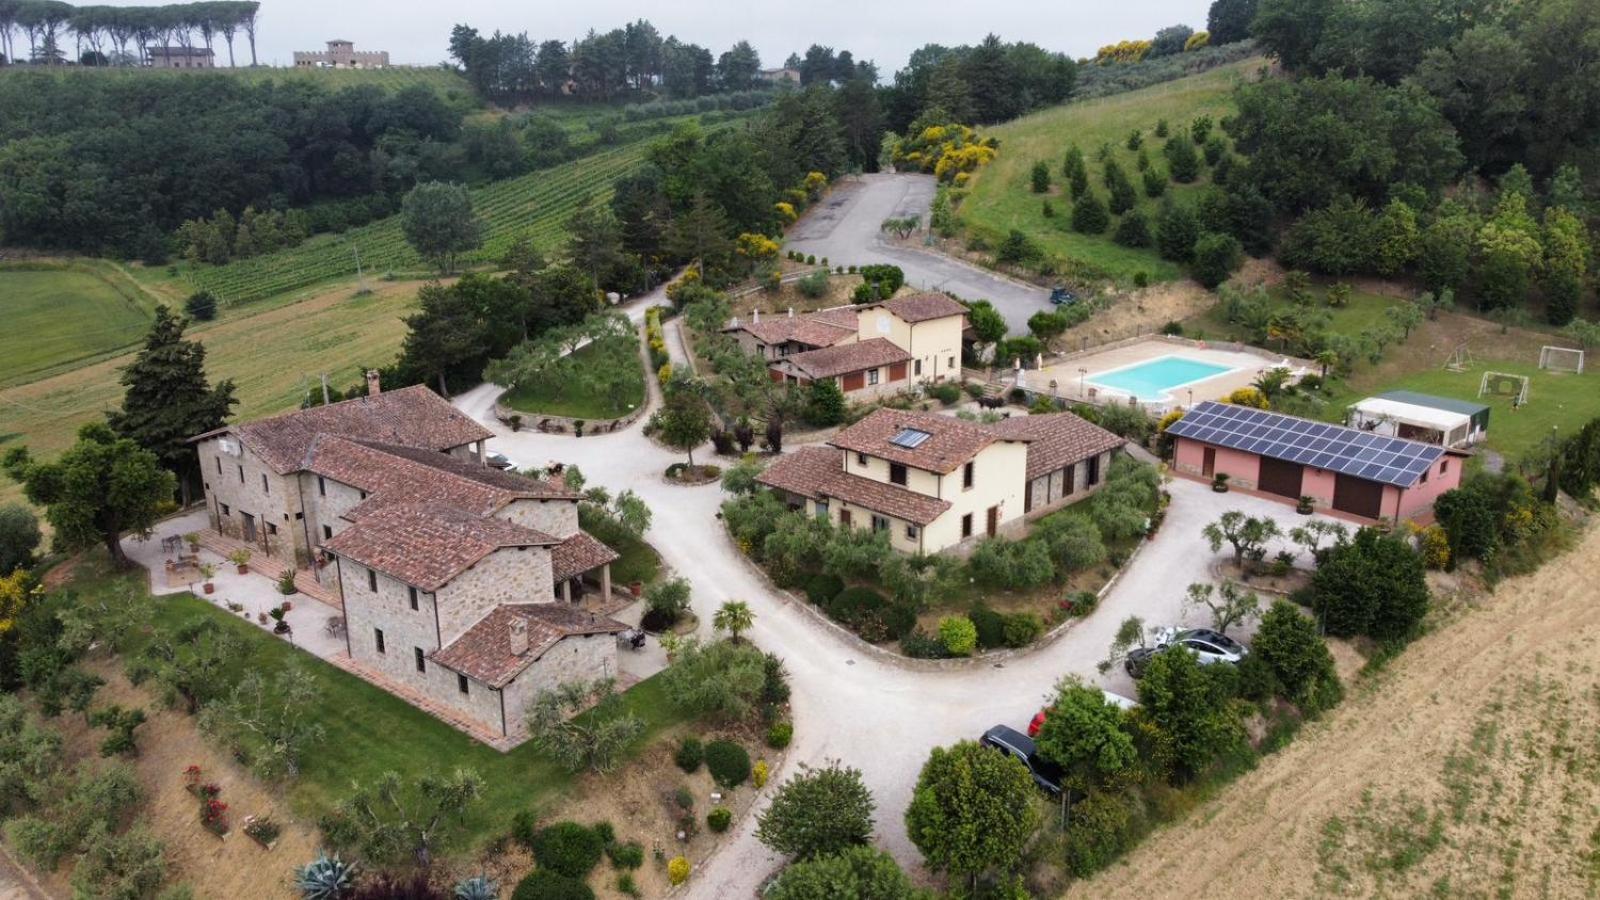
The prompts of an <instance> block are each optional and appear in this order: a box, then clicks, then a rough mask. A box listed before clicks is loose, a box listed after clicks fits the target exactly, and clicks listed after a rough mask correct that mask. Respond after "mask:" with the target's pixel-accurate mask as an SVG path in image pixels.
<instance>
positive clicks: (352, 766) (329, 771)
mask: <svg viewBox="0 0 1600 900" xmlns="http://www.w3.org/2000/svg"><path fill="white" fill-rule="evenodd" d="M143 584H144V579H143V576H142V573H141V574H137V575H127V576H120V577H110V578H96V579H90V580H82V579H80V580H77V581H74V583H73V586H74V588H76V589H77V590H79V591H80V592H81V593H85V594H90V593H93V592H96V591H103V590H111V591H116V590H119V589H120V590H128V589H134V590H138V589H142V587H143ZM301 602H304V603H315V602H316V601H314V600H307V599H302V601H301ZM156 603H157V612H156V614H155V616H154V621H153V624H154V625H155V626H156V627H158V628H170V627H173V626H175V625H177V624H178V623H180V622H184V621H188V620H191V619H194V618H211V619H215V620H217V621H218V622H221V623H222V624H223V626H224V627H225V628H228V629H230V630H231V631H233V632H234V633H236V634H238V635H239V636H240V638H241V639H242V640H243V642H244V650H243V652H241V653H240V654H239V656H238V658H237V660H236V662H235V664H234V666H233V667H232V669H231V670H230V671H229V672H228V673H227V676H226V677H227V678H228V679H229V680H230V681H235V680H237V679H238V678H239V677H241V676H242V675H243V674H244V672H245V671H247V670H255V671H259V672H261V673H263V674H264V675H266V676H268V677H269V678H270V677H271V676H273V675H274V674H276V673H277V672H279V671H282V670H283V669H285V668H287V667H289V666H291V665H298V666H300V667H301V668H303V669H304V670H305V671H306V672H307V673H309V675H310V677H311V678H312V679H313V680H314V682H315V683H316V685H317V688H318V695H319V698H320V699H319V702H318V703H317V705H316V707H315V708H314V709H313V710H311V714H312V717H313V718H314V719H315V720H316V721H317V722H319V723H320V724H321V725H322V726H323V728H325V729H326V731H327V739H326V740H324V741H323V742H322V743H320V744H318V745H317V746H316V747H315V748H313V749H312V750H311V751H310V752H309V753H308V754H307V758H306V760H305V761H304V763H303V767H302V770H301V773H300V775H299V776H298V777H297V778H295V779H293V780H291V781H289V782H287V783H286V784H285V785H284V787H285V790H286V793H287V795H288V797H289V799H290V802H291V804H292V805H293V808H294V809H295V812H296V813H297V814H298V815H302V816H305V817H306V818H308V819H310V820H313V821H314V820H315V819H316V818H317V817H319V816H321V815H322V814H323V813H325V812H327V811H328V810H330V809H331V808H332V807H333V806H335V805H336V804H337V803H338V802H339V801H340V800H341V799H342V798H344V797H346V796H348V795H349V794H350V786H351V782H352V781H361V782H366V781H369V780H371V779H374V778H376V777H377V776H379V775H381V774H383V773H384V772H387V771H391V770H392V771H395V772H399V773H400V774H401V775H402V776H403V777H404V778H405V780H406V781H407V782H412V781H414V780H415V779H416V778H417V777H420V776H421V775H423V774H425V773H427V772H430V771H433V770H436V769H451V768H455V767H457V766H463V767H467V768H471V769H474V770H476V771H477V772H478V774H479V775H482V776H483V779H484V796H483V799H482V801H481V802H480V803H478V804H477V805H476V806H475V807H474V809H473V812H472V813H471V815H470V816H469V817H468V819H467V821H466V823H465V826H464V838H465V840H464V844H465V846H463V847H462V848H459V849H476V848H478V847H481V846H482V845H483V844H484V843H486V842H487V841H489V840H492V839H493V838H495V837H497V836H499V835H501V834H503V833H505V831H506V829H507V828H508V827H509V826H510V823H511V818H512V817H513V816H514V815H516V813H517V812H519V811H521V810H525V809H532V808H535V807H537V806H540V805H542V804H544V803H547V802H548V801H549V800H550V799H551V798H553V797H554V796H555V795H557V794H559V793H560V792H561V791H563V790H565V789H567V788H568V787H570V786H571V784H572V781H573V776H572V775H570V774H568V773H567V772H566V771H565V770H564V769H562V768H560V767H559V766H557V765H556V764H555V763H554V762H552V761H551V760H549V759H547V758H545V757H543V756H542V755H540V754H539V753H538V752H537V751H536V750H534V749H533V747H532V746H530V745H529V744H523V745H522V746H520V747H518V748H516V749H515V750H513V751H511V752H510V753H501V752H500V751H498V750H495V749H493V748H491V747H488V746H486V745H484V744H481V743H479V742H478V741H476V740H473V739H472V738H470V737H468V736H467V735H465V734H462V733H461V732H459V731H457V730H456V729H454V728H452V727H450V726H449V725H446V724H445V723H444V722H441V721H439V720H438V719H435V718H433V717H432V716H430V715H428V714H427V713H425V712H423V711H421V710H419V709H417V708H415V707H413V706H411V705H410V704H408V703H406V702H405V701H403V700H401V699H399V698H398V697H395V696H393V695H392V694H389V693H388V692H386V691H384V690H382V689H380V688H378V687H376V686H374V685H371V684H369V683H367V682H365V681H363V680H361V679H360V678H357V677H355V676H353V675H350V674H349V673H346V672H344V671H342V670H340V669H338V668H335V667H334V666H332V665H330V664H328V663H326V662H323V661H322V660H320V659H318V658H316V657H314V656H312V655H310V654H308V653H305V652H303V651H300V650H297V649H295V648H294V647H292V646H291V645H290V644H289V643H288V642H286V641H283V640H280V639H278V638H276V637H273V636H271V635H270V634H268V633H267V632H265V631H263V630H262V629H261V628H259V627H257V626H256V625H254V624H253V623H251V622H248V621H246V620H245V619H244V618H242V617H240V616H237V615H234V614H232V613H229V612H227V611H225V610H223V609H220V608H218V607H216V606H214V605H212V604H210V603H207V602H205V601H203V600H201V599H199V598H196V597H194V596H192V595H189V594H176V595H171V596H167V597H160V598H157V599H156ZM137 649H138V648H133V649H131V650H130V653H133V652H137ZM597 674H598V673H597ZM623 697H624V701H625V703H626V705H627V707H628V709H629V710H630V711H631V712H633V713H634V714H635V715H637V716H639V717H640V718H641V719H642V720H643V721H644V723H645V730H644V733H643V734H642V735H641V736H640V737H639V739H638V740H637V741H636V742H635V744H634V747H633V752H637V751H638V750H639V749H642V748H643V747H645V746H647V745H648V744H649V743H650V742H651V741H653V740H654V739H655V738H656V737H658V736H659V735H661V734H662V733H663V732H664V731H666V730H667V729H669V728H672V727H673V726H676V725H678V724H680V723H682V722H684V721H687V718H686V717H684V716H683V715H681V714H680V713H679V712H678V711H677V709H676V708H675V707H673V705H672V704H670V703H668V702H667V701H666V698H665V695H664V693H663V691H662V687H661V683H660V680H659V679H657V678H651V679H647V680H645V681H643V682H640V683H639V684H638V685H635V686H634V687H633V688H630V689H629V690H628V691H627V692H626V693H625V694H624V695H623Z"/></svg>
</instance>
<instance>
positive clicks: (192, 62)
mask: <svg viewBox="0 0 1600 900" xmlns="http://www.w3.org/2000/svg"><path fill="white" fill-rule="evenodd" d="M145 52H146V53H147V54H149V59H150V68H152V69H214V68H216V67H217V57H216V54H214V53H212V52H211V48H209V47H147V48H145Z"/></svg>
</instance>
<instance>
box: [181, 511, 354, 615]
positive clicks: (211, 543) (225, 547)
mask: <svg viewBox="0 0 1600 900" xmlns="http://www.w3.org/2000/svg"><path fill="white" fill-rule="evenodd" d="M200 546H202V547H204V548H206V549H207V550H210V551H211V552H212V553H215V554H217V555H218V556H220V557H222V558H223V559H224V560H226V559H227V558H228V554H230V553H232V552H234V551H235V550H249V551H250V553H251V556H250V566H249V568H250V571H252V572H255V573H256V574H258V575H265V576H266V577H268V578H271V579H272V580H274V581H276V580H278V576H279V575H282V574H283V569H284V562H283V560H281V559H278V558H276V557H272V556H267V555H266V554H265V553H262V552H261V550H260V549H259V548H257V547H252V546H250V545H249V544H246V543H245V542H244V541H241V540H237V539H235V538H231V537H228V536H227V535H225V534H220V533H218V532H216V531H213V530H211V529H209V528H208V529H206V530H204V531H202V532H200ZM225 565H233V564H232V563H225ZM294 586H295V587H296V588H298V589H299V591H300V593H302V594H305V595H306V596H307V597H310V598H311V599H313V600H317V601H320V602H322V603H325V604H327V605H328V606H331V607H333V608H334V609H340V608H341V605H340V603H339V595H338V593H337V589H336V588H335V587H334V586H332V585H324V584H320V583H318V582H317V576H316V575H314V574H312V573H311V572H310V571H309V570H307V569H295V571H294Z"/></svg>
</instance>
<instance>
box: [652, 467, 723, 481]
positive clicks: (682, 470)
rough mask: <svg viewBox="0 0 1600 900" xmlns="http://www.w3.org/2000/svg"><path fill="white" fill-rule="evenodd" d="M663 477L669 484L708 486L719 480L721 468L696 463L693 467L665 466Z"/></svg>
mask: <svg viewBox="0 0 1600 900" xmlns="http://www.w3.org/2000/svg"><path fill="white" fill-rule="evenodd" d="M665 477H666V479H667V481H668V482H669V483H671V484H679V485H683V486H685V487H695V486H698V485H702V484H710V483H711V482H713V481H716V480H717V479H718V478H721V477H722V467H721V466H716V465H711V464H709V463H696V464H695V465H693V466H691V465H689V464H688V463H673V464H672V465H670V466H667V471H666V475H665Z"/></svg>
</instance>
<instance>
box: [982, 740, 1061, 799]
mask: <svg viewBox="0 0 1600 900" xmlns="http://www.w3.org/2000/svg"><path fill="white" fill-rule="evenodd" d="M978 743H980V744H983V745H984V746H985V747H993V748H994V749H996V750H999V751H1000V752H1001V753H1009V754H1010V755H1012V756H1014V757H1016V759H1017V761H1018V762H1021V763H1022V764H1023V765H1024V766H1027V767H1028V771H1029V772H1030V773H1032V775H1033V783H1034V784H1037V785H1038V786H1039V787H1040V788H1041V789H1043V790H1044V791H1046V792H1047V793H1049V794H1051V795H1052V796H1055V795H1058V794H1060V793H1061V779H1062V774H1063V773H1062V771H1061V767H1060V766H1058V765H1056V764H1055V763H1053V762H1051V761H1050V760H1048V759H1045V758H1044V757H1042V756H1040V755H1039V751H1038V748H1037V747H1036V746H1035V745H1034V743H1033V739H1032V738H1030V737H1028V736H1027V735H1025V734H1023V733H1022V732H1020V731H1018V730H1016V729H1015V728H1007V727H1006V726H1004V725H996V726H994V727H993V728H991V729H989V730H988V731H985V732H984V733H983V737H982V738H980V739H979V740H978Z"/></svg>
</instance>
